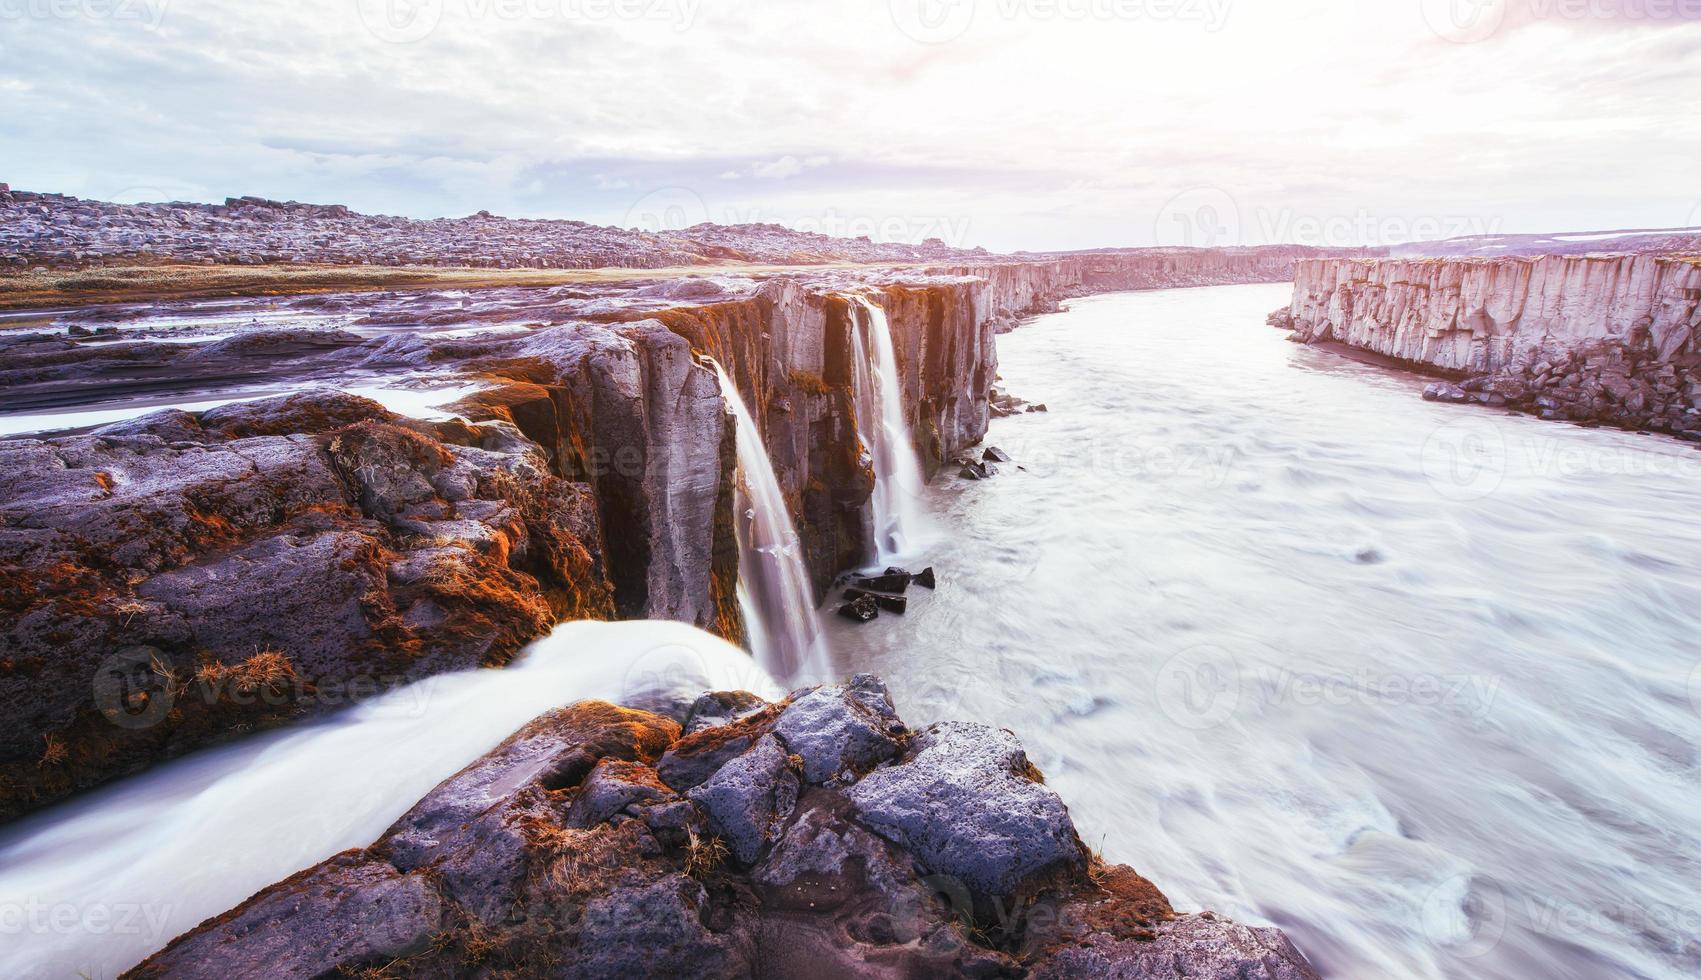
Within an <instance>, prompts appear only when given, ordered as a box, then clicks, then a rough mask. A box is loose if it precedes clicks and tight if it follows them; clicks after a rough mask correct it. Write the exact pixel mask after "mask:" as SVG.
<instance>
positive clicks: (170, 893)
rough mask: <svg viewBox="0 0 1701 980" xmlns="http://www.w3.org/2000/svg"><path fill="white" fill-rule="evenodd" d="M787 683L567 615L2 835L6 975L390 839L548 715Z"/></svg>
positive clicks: (656, 634) (106, 955)
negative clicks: (431, 795)
mask: <svg viewBox="0 0 1701 980" xmlns="http://www.w3.org/2000/svg"><path fill="white" fill-rule="evenodd" d="M706 690H751V691H757V692H763V693H765V694H766V696H770V697H772V696H778V695H779V694H780V693H781V692H780V690H779V688H778V687H777V686H776V685H775V683H774V682H773V681H772V680H771V679H770V678H769V677H768V676H767V675H766V674H764V673H763V672H762V670H761V669H760V668H759V667H758V666H757V665H756V664H755V662H754V661H752V660H751V658H750V657H749V656H748V655H747V654H745V653H744V652H743V651H741V650H739V649H737V648H736V647H734V646H732V645H731V644H728V643H725V642H723V641H721V640H719V639H717V638H715V637H712V636H710V635H709V634H707V633H704V632H701V631H699V630H697V629H694V628H692V627H689V626H684V625H681V624H678V623H657V622H634V623H596V622H578V623H567V624H564V625H562V626H560V627H558V628H557V629H556V630H555V632H554V633H552V634H551V635H550V636H548V637H547V638H545V639H542V640H539V641H538V642H536V643H534V644H532V645H531V647H529V648H528V650H527V652H526V653H525V655H524V656H523V657H522V658H521V659H520V660H518V661H517V662H515V663H514V664H512V665H510V666H509V667H508V668H507V669H504V670H478V671H470V672H467V673H460V674H446V675H442V676H439V677H434V678H430V679H428V680H424V681H421V682H419V683H416V684H412V685H409V686H408V687H404V688H400V689H397V690H395V691H392V692H390V693H389V694H386V695H384V696H382V697H379V698H376V699H374V700H372V701H369V702H367V703H365V704H362V705H360V706H358V707H355V708H352V709H350V710H348V711H345V712H342V713H340V714H337V715H335V716H333V717H330V718H327V719H324V720H322V721H318V722H314V723H311V724H306V725H301V726H297V727H292V728H288V729H283V730H279V731H275V732H270V733H267V734H263V735H258V736H255V737H252V738H248V739H244V740H242V741H240V742H237V743H234V744H231V745H228V746H224V747H221V748H215V749H211V750H208V751H204V752H199V753H196V754H194V755H191V756H187V757H185V758H183V759H179V760H177V761H175V762H170V763H167V764H165V765H163V766H160V767H158V768H156V769H153V770H150V771H149V772H146V773H144V774H142V775H139V776H135V777H132V778H130V779H126V780H123V781H121V782H118V783H115V784H113V785H111V786H108V787H106V788H104V789H100V790H96V791H94V792H91V793H88V794H86V795H84V796H81V797H79V798H77V799H75V800H73V801H71V802H69V803H66V804H62V805H60V806H57V807H53V808H51V809H48V810H46V811H43V812H41V813H38V814H35V815H33V816H30V817H28V818H26V819H24V820H22V821H19V822H18V823H16V824H14V825H12V826H10V827H7V828H5V830H4V832H3V833H0V977H6V978H8V980H12V978H17V980H35V978H42V980H47V978H52V980H73V978H76V977H78V976H79V975H82V976H86V977H90V978H110V977H114V976H116V975H117V974H118V973H119V972H121V971H123V970H125V969H127V968H129V967H131V966H134V965H135V964H136V963H137V962H138V961H140V960H141V959H143V958H144V957H145V956H147V955H148V954H150V953H152V952H154V951H155V950H158V949H159V948H161V947H163V946H164V945H165V944H166V943H168V942H170V941H171V940H172V939H173V938H175V937H176V936H178V935H180V934H181V933H183V932H186V931H187V930H189V929H191V928H193V927H194V926H195V925H197V924H198V923H200V922H201V921H203V920H204V919H207V918H209V917H211V916H215V915H218V914H220V913H222V912H224V911H226V910H228V909H230V908H232V907H234V906H236V905H237V904H239V903H240V902H242V901H243V900H245V899H247V898H248V897H249V896H250V895H252V894H254V893H255V892H257V891H259V890H260V889H262V888H265V887H266V886H267V885H270V884H272V883H273V882H276V881H280V880H282V879H284V878H287V877H289V876H290V875H292V874H294V873H296V872H297V871H300V870H302V869H304V868H307V867H311V866H312V865H314V864H316V863H318V862H319V861H322V860H324V859H325V858H327V857H330V856H331V855H332V854H336V853H337V852H339V851H343V850H346V849H348V848H351V847H364V846H365V845H367V844H370V843H371V842H372V841H374V840H376V839H377V838H378V837H379V836H380V835H382V834H383V832H384V830H385V829H386V828H387V827H389V825H390V824H391V823H393V822H394V821H395V820H396V818H398V817H400V816H401V815H402V814H403V813H405V812H407V811H408V810H409V809H410V808H411V807H412V806H413V805H414V804H415V803H416V802H418V801H419V799H420V798H421V797H423V796H424V795H425V794H426V793H428V792H429V791H430V790H431V789H432V787H434V786H436V785H437V784H438V783H440V782H442V781H443V780H444V779H446V778H448V777H449V776H452V775H454V774H455V773H456V772H458V771H459V770H460V769H462V768H463V767H464V766H466V765H467V764H469V763H471V762H472V761H474V760H475V759H477V758H478V757H479V756H481V755H483V754H484V753H486V752H488V751H490V749H492V748H494V747H495V746H496V745H497V744H499V743H500V742H501V741H502V740H503V739H505V738H507V737H508V736H509V735H512V734H513V733H514V732H515V731H517V730H518V729H519V728H520V727H521V726H523V725H525V724H526V723H527V722H528V721H531V720H532V719H533V718H535V717H537V716H538V715H540V714H542V713H544V712H545V711H548V710H549V709H551V708H555V707H560V706H563V705H567V704H571V703H572V702H574V701H579V700H584V699H588V698H601V699H604V700H609V701H615V702H633V701H639V702H642V701H643V700H644V699H645V698H648V697H651V696H655V695H684V696H687V697H688V696H692V695H695V694H697V693H700V692H702V691H706Z"/></svg>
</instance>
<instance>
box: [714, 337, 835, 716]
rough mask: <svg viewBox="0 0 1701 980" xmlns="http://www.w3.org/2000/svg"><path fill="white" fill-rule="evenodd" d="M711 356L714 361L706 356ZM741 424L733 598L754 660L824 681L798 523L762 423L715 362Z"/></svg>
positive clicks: (823, 654)
mask: <svg viewBox="0 0 1701 980" xmlns="http://www.w3.org/2000/svg"><path fill="white" fill-rule="evenodd" d="M710 363H714V362H712V361H711V362H710ZM714 368H715V373H716V375H718V376H719V378H720V383H721V393H722V395H723V396H724V397H725V398H726V404H727V409H728V410H729V411H731V412H732V414H733V417H734V419H736V420H737V426H738V471H739V476H740V479H739V481H738V490H737V502H736V503H735V505H734V521H733V523H734V525H735V527H736V528H737V532H738V603H739V607H740V608H741V609H742V610H743V612H744V623H745V627H746V628H747V629H748V630H749V632H750V647H751V650H752V651H753V652H754V653H755V654H756V661H757V663H759V664H761V665H762V669H763V670H765V671H767V672H768V674H770V675H771V676H773V677H775V678H778V679H779V680H781V681H782V682H784V683H788V684H802V683H805V682H816V681H826V680H829V679H830V675H831V673H832V670H831V663H830V661H829V660H828V658H827V647H826V641H825V640H824V639H823V637H822V635H821V626H820V623H819V622H818V621H817V619H816V616H815V593H814V590H813V589H811V588H810V585H809V573H808V572H807V571H806V570H805V569H804V566H803V553H802V552H803V549H802V545H801V544H800V543H799V541H798V537H797V527H796V525H795V524H793V523H792V518H791V511H790V510H789V509H788V508H787V507H786V498H785V493H784V492H783V491H781V490H780V483H779V480H778V479H777V478H775V476H774V464H773V462H772V461H771V460H770V459H769V458H768V450H767V447H766V445H765V444H764V443H763V441H762V430H761V429H759V428H757V426H756V419H755V418H754V417H753V416H752V415H751V414H750V409H749V408H748V407H746V406H745V404H744V398H743V397H742V396H741V395H739V393H738V385H737V384H735V383H734V382H733V380H732V378H731V377H729V376H728V375H727V373H726V371H725V370H724V369H723V368H722V367H721V366H720V365H719V364H714Z"/></svg>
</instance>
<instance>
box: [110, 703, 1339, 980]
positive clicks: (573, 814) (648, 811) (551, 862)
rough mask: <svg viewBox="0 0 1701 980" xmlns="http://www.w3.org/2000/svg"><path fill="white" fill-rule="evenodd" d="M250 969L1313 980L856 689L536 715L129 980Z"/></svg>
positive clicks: (1028, 767) (942, 733)
mask: <svg viewBox="0 0 1701 980" xmlns="http://www.w3.org/2000/svg"><path fill="white" fill-rule="evenodd" d="M262 974H263V975H266V976H272V977H280V978H302V980H307V978H313V977H326V976H339V975H340V976H368V975H378V974H382V975H384V976H409V977H465V976H477V977H522V976H524V977H535V976H559V977H583V978H612V977H677V978H705V980H707V978H727V980H732V978H744V977H753V978H793V977H805V976H808V977H944V976H966V977H1035V978H1044V977H1058V978H1062V977H1101V978H1102V977H1114V978H1130V980H1132V978H1159V977H1163V978H1171V977H1190V978H1197V980H1315V977H1316V974H1315V972H1313V970H1312V969H1311V967H1310V965H1309V964H1308V963H1307V962H1306V960H1305V958H1304V957H1303V956H1302V955H1300V953H1299V952H1298V951H1297V950H1295V949H1294V947H1293V945H1292V944H1291V943H1290V942H1289V941H1288V940H1287V939H1286V938H1285V937H1284V936H1283V935H1282V933H1281V932H1279V931H1278V930H1275V929H1268V928H1250V927H1246V926H1242V925H1238V924H1236V923H1233V922H1230V921H1228V920H1226V919H1222V918H1220V917H1218V916H1216V915H1214V914H1212V913H1210V912H1205V913H1201V914H1196V915H1182V914H1178V913H1177V912H1176V911H1175V910H1174V909H1173V908H1172V907H1171V906H1170V903H1169V902H1168V900H1167V899H1165V898H1164V896H1163V894H1162V893H1161V892H1160V891H1158V889H1157V888H1155V887H1154V886H1153V885H1152V884H1151V883H1150V882H1148V881H1146V880H1145V879H1144V878H1142V877H1140V876H1139V875H1138V874H1137V873H1136V872H1135V871H1134V870H1133V869H1131V868H1128V867H1125V866H1111V865H1108V864H1106V863H1105V862H1103V861H1102V860H1101V859H1099V858H1098V857H1097V856H1096V855H1094V854H1093V853H1092V852H1091V851H1089V849H1088V848H1087V847H1086V846H1085V845H1083V844H1082V842H1081V840H1080V838H1079V836H1078V835H1077V834H1076V832H1075V828H1074V825H1073V822H1072V821H1071V820H1070V817H1069V811H1068V809H1067V808H1066V807H1065V806H1064V804H1063V802H1062V800H1060V799H1059V798H1058V796H1057V794H1056V793H1054V792H1053V791H1052V790H1050V789H1048V788H1047V787H1046V786H1045V780H1044V776H1043V775H1042V774H1041V773H1040V772H1039V770H1037V769H1036V768H1034V766H1033V764H1032V763H1031V762H1029V760H1028V758H1027V755H1026V753H1024V752H1023V750H1022V746H1021V744H1020V743H1019V742H1018V741H1017V740H1016V738H1015V737H1014V736H1013V735H1011V734H1010V733H1009V732H1005V731H999V730H997V729H993V728H989V727H986V726H983V725H974V724H966V723H956V722H947V723H943V724H937V725H932V726H930V727H928V728H925V729H920V730H915V729H912V728H910V727H909V726H907V725H906V724H905V723H904V722H903V720H902V719H901V718H900V717H899V716H898V714H897V712H896V711H895V710H894V707H893V704H892V700H891V697H890V695H889V694H888V692H887V691H886V689H885V687H884V685H882V684H881V683H880V682H879V681H878V680H876V679H875V678H872V677H869V676H866V675H864V676H859V677H856V678H854V679H852V680H851V681H850V682H849V683H847V684H844V685H834V686H826V687H818V688H814V689H806V690H801V691H798V692H795V693H793V694H792V695H791V696H790V697H788V698H786V699H785V700H783V701H780V702H778V703H772V704H770V703H768V702H766V701H763V700H762V699H760V698H757V697H755V696H754V695H750V694H745V693H719V694H705V695H703V696H702V697H701V698H699V699H697V701H696V702H695V704H693V705H691V707H690V708H689V709H688V710H685V711H682V712H680V713H678V715H677V716H676V717H666V716H663V715H659V714H652V713H649V712H645V711H638V710H632V709H626V708H620V707H616V706H614V705H610V704H605V703H600V702H581V703H579V704H575V705H572V706H569V707H566V708H562V709H559V710H556V711H553V712H550V713H548V714H545V715H543V716H542V717H540V718H538V719H537V720H535V721H533V722H532V723H531V724H529V725H527V726H526V727H524V728H523V729H521V730H520V731H519V732H517V733H515V734H514V736H513V737H512V738H510V739H508V740H507V741H506V742H504V743H503V744H502V745H500V746H499V747H497V748H496V749H495V750H493V751H492V752H490V753H489V754H488V755H486V756H485V757H484V758H482V759H480V760H479V761H477V762H475V763H473V764H472V765H470V766H468V767H467V768H466V769H464V770H462V771H461V772H460V773H459V774H457V775H455V776H453V777H451V778H449V779H447V780H445V781H444V782H443V783H442V784H441V785H439V786H438V787H437V788H436V789H435V790H433V791H432V792H431V793H430V794H428V795H427V796H426V797H425V798H424V799H423V800H421V801H420V802H419V803H418V805H416V806H415V807H414V808H413V809H412V810H410V811H408V812H407V813H406V814H405V815H404V816H402V817H401V819H400V820H398V821H397V822H396V823H395V824H394V825H393V826H392V827H391V828H390V829H389V830H388V831H386V832H385V833H384V834H383V836H382V837H381V838H379V839H378V840H377V841H374V842H373V843H372V844H371V846H369V847H366V848H364V849H360V850H353V851H347V852H344V853H342V854H339V855H336V856H334V857H332V858H330V859H329V860H327V861H325V862H323V863H322V864H319V865H318V866H316V867H313V868H309V869H307V870H305V871H302V872H301V873H300V874H297V875H295V876H294V877H292V878H290V879H288V880H286V881H282V882H279V883H278V884H276V885H273V886H272V887H270V888H267V889H265V890H263V891H261V892H260V893H259V894H257V895H255V896H253V897H252V898H250V899H249V900H248V901H246V902H244V903H242V904H241V905H240V906H238V907H237V908H235V909H232V910H231V911H229V912H228V913H226V914H224V915H222V916H219V917H217V918H214V919H212V920H209V921H207V922H205V923H203V924H201V925H200V926H199V927H198V928H196V929H195V930H193V931H191V932H190V933H188V934H187V935H184V936H181V937H179V938H178V939H177V940H176V941H174V942H172V943H171V944H170V945H169V946H168V947H167V948H165V949H164V950H163V951H161V952H159V953H157V954H156V955H154V956H153V957H151V958H150V959H148V960H147V961H146V962H144V963H142V964H141V965H139V966H138V967H136V968H135V969H133V970H131V971H130V972H129V973H127V974H126V976H127V977H133V978H150V977H160V978H164V977H172V978H179V977H182V978H192V977H208V978H214V977H218V978H222V977H231V976H258V975H262Z"/></svg>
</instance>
